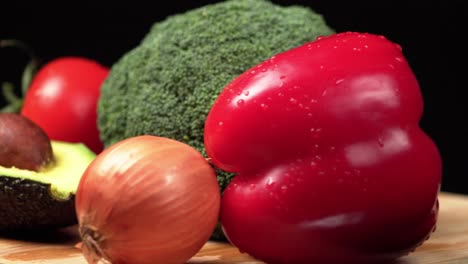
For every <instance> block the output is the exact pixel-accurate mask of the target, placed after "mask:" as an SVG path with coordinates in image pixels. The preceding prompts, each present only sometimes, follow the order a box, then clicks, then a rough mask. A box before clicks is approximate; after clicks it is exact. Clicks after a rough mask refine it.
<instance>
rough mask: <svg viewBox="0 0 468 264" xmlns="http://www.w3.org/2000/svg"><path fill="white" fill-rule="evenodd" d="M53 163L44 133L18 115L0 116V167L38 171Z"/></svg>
mask: <svg viewBox="0 0 468 264" xmlns="http://www.w3.org/2000/svg"><path fill="white" fill-rule="evenodd" d="M52 161H53V153H52V146H51V143H50V139H49V137H48V136H47V135H46V133H45V132H44V131H43V130H42V129H41V128H40V127H39V126H38V125H36V124H35V123H33V122H32V121H31V120H29V119H27V118H26V117H24V116H21V115H19V114H12V113H2V114H0V166H3V167H8V168H9V167H15V168H18V169H24V170H33V171H40V170H41V169H43V168H45V167H46V166H47V165H49V164H50V163H51V162H52Z"/></svg>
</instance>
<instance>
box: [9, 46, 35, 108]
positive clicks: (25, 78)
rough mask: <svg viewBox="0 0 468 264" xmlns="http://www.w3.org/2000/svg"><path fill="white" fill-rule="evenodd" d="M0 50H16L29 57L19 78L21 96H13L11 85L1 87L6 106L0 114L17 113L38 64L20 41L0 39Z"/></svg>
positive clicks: (30, 50) (30, 51)
mask: <svg viewBox="0 0 468 264" xmlns="http://www.w3.org/2000/svg"><path fill="white" fill-rule="evenodd" d="M0 48H17V49H19V50H22V51H24V52H25V53H26V54H27V55H28V57H29V62H28V63H27V64H26V67H25V68H24V70H23V74H22V76H21V95H20V96H19V97H18V96H16V95H15V93H14V90H15V89H14V86H13V84H11V83H2V87H1V88H2V93H3V96H4V97H5V99H6V100H7V103H8V105H6V106H5V107H3V108H1V109H0V112H9V113H17V112H19V111H20V110H21V107H22V105H23V100H22V97H24V95H25V94H26V92H27V90H28V89H29V85H30V84H31V81H32V79H33V77H34V75H35V74H36V72H37V69H38V67H39V62H38V59H37V57H36V55H35V53H34V51H33V50H32V49H31V48H30V47H29V46H28V45H26V44H25V43H24V42H22V41H19V40H16V39H0Z"/></svg>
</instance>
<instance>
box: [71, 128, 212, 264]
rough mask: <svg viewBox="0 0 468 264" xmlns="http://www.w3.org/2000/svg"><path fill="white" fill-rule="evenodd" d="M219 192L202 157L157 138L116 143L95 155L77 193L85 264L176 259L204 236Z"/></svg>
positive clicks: (169, 263)
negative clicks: (86, 263)
mask: <svg viewBox="0 0 468 264" xmlns="http://www.w3.org/2000/svg"><path fill="white" fill-rule="evenodd" d="M219 206H220V189H219V186H218V183H217V181H216V174H215V172H214V170H213V169H212V167H211V166H210V164H209V163H208V162H207V161H206V160H205V158H204V157H203V156H202V155H201V154H200V153H199V152H198V151H197V150H195V149H194V148H192V147H190V146H189V145H186V144H184V143H182V142H179V141H175V140H171V139H168V138H163V137H156V136H149V135H144V136H136V137H132V138H129V139H125V140H123V141H120V142H118V143H116V144H114V145H112V146H111V147H109V148H108V149H106V150H104V151H103V152H101V154H99V155H98V156H97V157H96V159H95V160H94V161H93V162H92V163H91V164H90V165H89V167H88V168H87V170H86V171H85V172H84V174H83V176H82V178H81V181H80V184H79V186H78V190H77V193H76V213H77V217H78V223H79V231H80V235H81V238H82V250H83V254H84V256H85V258H86V260H87V261H88V263H114V264H119V263H122V264H123V263H131V264H139V263H142V264H144V263H151V264H158V263H161V264H181V263H185V262H186V261H187V260H189V259H190V258H191V257H192V256H194V255H195V254H196V253H197V252H198V251H199V250H200V249H201V248H202V246H203V245H204V244H205V242H206V241H207V240H208V239H209V237H210V235H211V233H212V232H213V231H214V228H215V226H216V223H217V220H218V214H219Z"/></svg>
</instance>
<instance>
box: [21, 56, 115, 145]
mask: <svg viewBox="0 0 468 264" xmlns="http://www.w3.org/2000/svg"><path fill="white" fill-rule="evenodd" d="M108 72H109V69H108V68H107V67H105V66H102V65H100V64H98V63H97V62H95V61H93V60H90V59H86V58H80V57H63V58H58V59H55V60H53V61H51V62H49V63H47V64H46V65H44V66H43V67H42V68H41V69H40V70H39V72H38V73H37V74H36V75H35V76H34V79H33V81H32V83H31V86H30V88H29V90H28V92H27V93H26V95H25V98H24V104H23V108H22V110H21V114H22V115H24V116H26V117H28V118H29V119H31V120H32V121H34V122H35V123H36V124H38V125H39V126H40V127H41V128H42V129H43V130H44V131H45V132H46V133H47V135H48V136H49V137H50V138H51V139H53V140H61V141H67V142H81V143H84V144H86V145H87V146H88V147H89V148H90V149H91V150H93V151H94V152H96V153H99V152H101V151H102V149H103V144H102V143H101V141H100V139H99V132H98V128H97V102H98V98H99V94H100V87H101V84H102V82H103V81H104V79H105V78H106V77H107V75H108Z"/></svg>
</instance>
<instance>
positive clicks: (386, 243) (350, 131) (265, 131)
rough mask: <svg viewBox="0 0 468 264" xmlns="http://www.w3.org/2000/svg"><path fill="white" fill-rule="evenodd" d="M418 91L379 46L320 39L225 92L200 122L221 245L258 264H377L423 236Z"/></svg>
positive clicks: (432, 153)
mask: <svg viewBox="0 0 468 264" xmlns="http://www.w3.org/2000/svg"><path fill="white" fill-rule="evenodd" d="M422 112H423V99H422V96H421V92H420V87H419V84H418V82H417V79H416V78H415V75H414V74H413V72H412V70H411V68H410V66H409V64H408V63H407V61H406V59H405V57H404V55H403V53H402V51H401V48H400V46H398V45H397V44H395V43H393V42H391V41H389V40H388V39H386V38H385V37H384V36H378V35H374V34H367V33H366V34H362V33H356V32H346V33H339V34H334V35H331V36H328V37H319V38H318V39H316V40H315V41H312V42H310V43H307V44H305V45H303V46H300V47H297V48H294V49H291V50H288V51H285V52H283V53H280V54H277V55H276V56H274V57H272V58H270V59H268V60H266V61H264V62H262V63H260V64H259V65H257V66H255V67H253V68H251V69H250V70H248V71H246V72H245V73H243V74H242V75H240V76H239V77H237V78H236V79H234V80H233V81H232V82H231V83H230V84H228V85H227V86H226V87H225V89H224V90H223V91H222V93H221V94H220V95H219V97H218V98H217V100H216V102H215V103H214V105H213V107H212V109H211V111H210V112H209V115H208V117H207V120H206V127H205V145H206V150H207V153H208V155H209V157H210V158H211V159H212V161H213V163H214V165H215V166H217V167H219V168H221V169H223V170H226V171H230V172H235V173H237V175H236V176H235V177H234V179H233V180H232V182H231V183H230V185H229V186H228V187H227V188H226V190H225V191H224V193H223V197H222V204H221V215H220V219H221V224H222V226H223V230H224V232H225V234H226V236H227V238H228V239H229V241H230V242H231V243H233V244H234V245H235V246H237V247H238V248H239V249H240V250H241V251H243V252H246V253H248V254H250V255H252V256H253V257H256V258H258V259H260V260H263V261H265V262H267V263H361V264H362V263H376V262H380V261H387V260H393V259H395V258H398V257H401V256H403V255H405V254H408V253H410V252H411V251H412V250H414V249H415V248H416V247H418V246H419V245H420V244H421V243H423V242H424V241H425V240H426V239H428V237H429V236H430V235H431V233H432V231H433V230H434V229H435V226H436V221H437V215H438V192H439V189H440V182H441V173H442V172H441V171H442V163H441V158H440V155H439V151H438V148H437V146H436V145H435V144H434V142H433V141H432V139H431V138H430V137H429V136H428V135H427V134H425V133H424V132H423V131H422V129H421V128H420V127H419V121H420V118H421V115H422Z"/></svg>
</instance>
